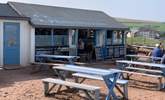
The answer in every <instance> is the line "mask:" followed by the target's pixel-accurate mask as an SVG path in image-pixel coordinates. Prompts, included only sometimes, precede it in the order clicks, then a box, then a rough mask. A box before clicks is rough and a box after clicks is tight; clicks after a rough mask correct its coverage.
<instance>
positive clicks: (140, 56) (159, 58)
mask: <svg viewBox="0 0 165 100" xmlns="http://www.w3.org/2000/svg"><path fill="white" fill-rule="evenodd" d="M126 57H130V58H131V60H132V61H133V60H134V59H135V60H137V59H139V58H148V59H149V60H150V61H151V59H158V60H160V61H161V59H162V58H161V57H153V56H145V55H126Z"/></svg>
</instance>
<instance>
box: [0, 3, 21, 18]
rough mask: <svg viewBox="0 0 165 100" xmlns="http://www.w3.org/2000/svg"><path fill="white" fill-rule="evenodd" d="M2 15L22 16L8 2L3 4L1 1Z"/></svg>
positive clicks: (0, 13) (0, 11)
mask: <svg viewBox="0 0 165 100" xmlns="http://www.w3.org/2000/svg"><path fill="white" fill-rule="evenodd" d="M0 16H8V17H21V16H20V15H19V14H18V13H17V12H16V11H14V10H13V9H12V8H11V7H10V6H9V5H8V4H1V3H0Z"/></svg>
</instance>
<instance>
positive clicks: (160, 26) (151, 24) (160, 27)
mask: <svg viewBox="0 0 165 100" xmlns="http://www.w3.org/2000/svg"><path fill="white" fill-rule="evenodd" d="M115 19H116V20H117V21H119V22H121V23H123V24H125V25H127V26H128V27H129V28H130V29H131V28H134V29H138V28H140V27H148V28H152V29H154V30H157V31H161V32H165V23H164V22H157V21H146V20H136V19H126V18H115Z"/></svg>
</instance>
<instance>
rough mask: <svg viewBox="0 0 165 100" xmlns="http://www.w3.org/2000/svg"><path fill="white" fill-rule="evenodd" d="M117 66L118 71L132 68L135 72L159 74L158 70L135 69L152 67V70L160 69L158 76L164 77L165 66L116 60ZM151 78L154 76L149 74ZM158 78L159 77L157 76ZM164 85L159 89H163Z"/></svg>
mask: <svg viewBox="0 0 165 100" xmlns="http://www.w3.org/2000/svg"><path fill="white" fill-rule="evenodd" d="M116 63H117V66H118V68H119V69H121V70H125V68H130V67H131V68H132V69H135V70H136V69H137V70H141V71H144V72H145V71H148V72H149V71H150V72H151V71H152V72H157V73H158V72H159V71H158V70H154V69H152V70H147V69H146V70H145V69H143V68H137V66H145V67H148V68H149V67H152V68H160V72H161V73H160V72H159V73H160V74H161V76H163V77H165V64H157V63H147V62H138V61H128V60H117V61H116ZM134 65H135V66H134ZM151 76H154V74H151ZM158 76H159V75H158ZM164 85H165V83H163V86H162V87H161V88H164Z"/></svg>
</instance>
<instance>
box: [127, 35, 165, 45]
mask: <svg viewBox="0 0 165 100" xmlns="http://www.w3.org/2000/svg"><path fill="white" fill-rule="evenodd" d="M160 42H162V43H163V44H165V40H161V41H160V40H157V39H148V38H144V37H131V38H127V44H130V45H145V46H155V44H156V43H160Z"/></svg>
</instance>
